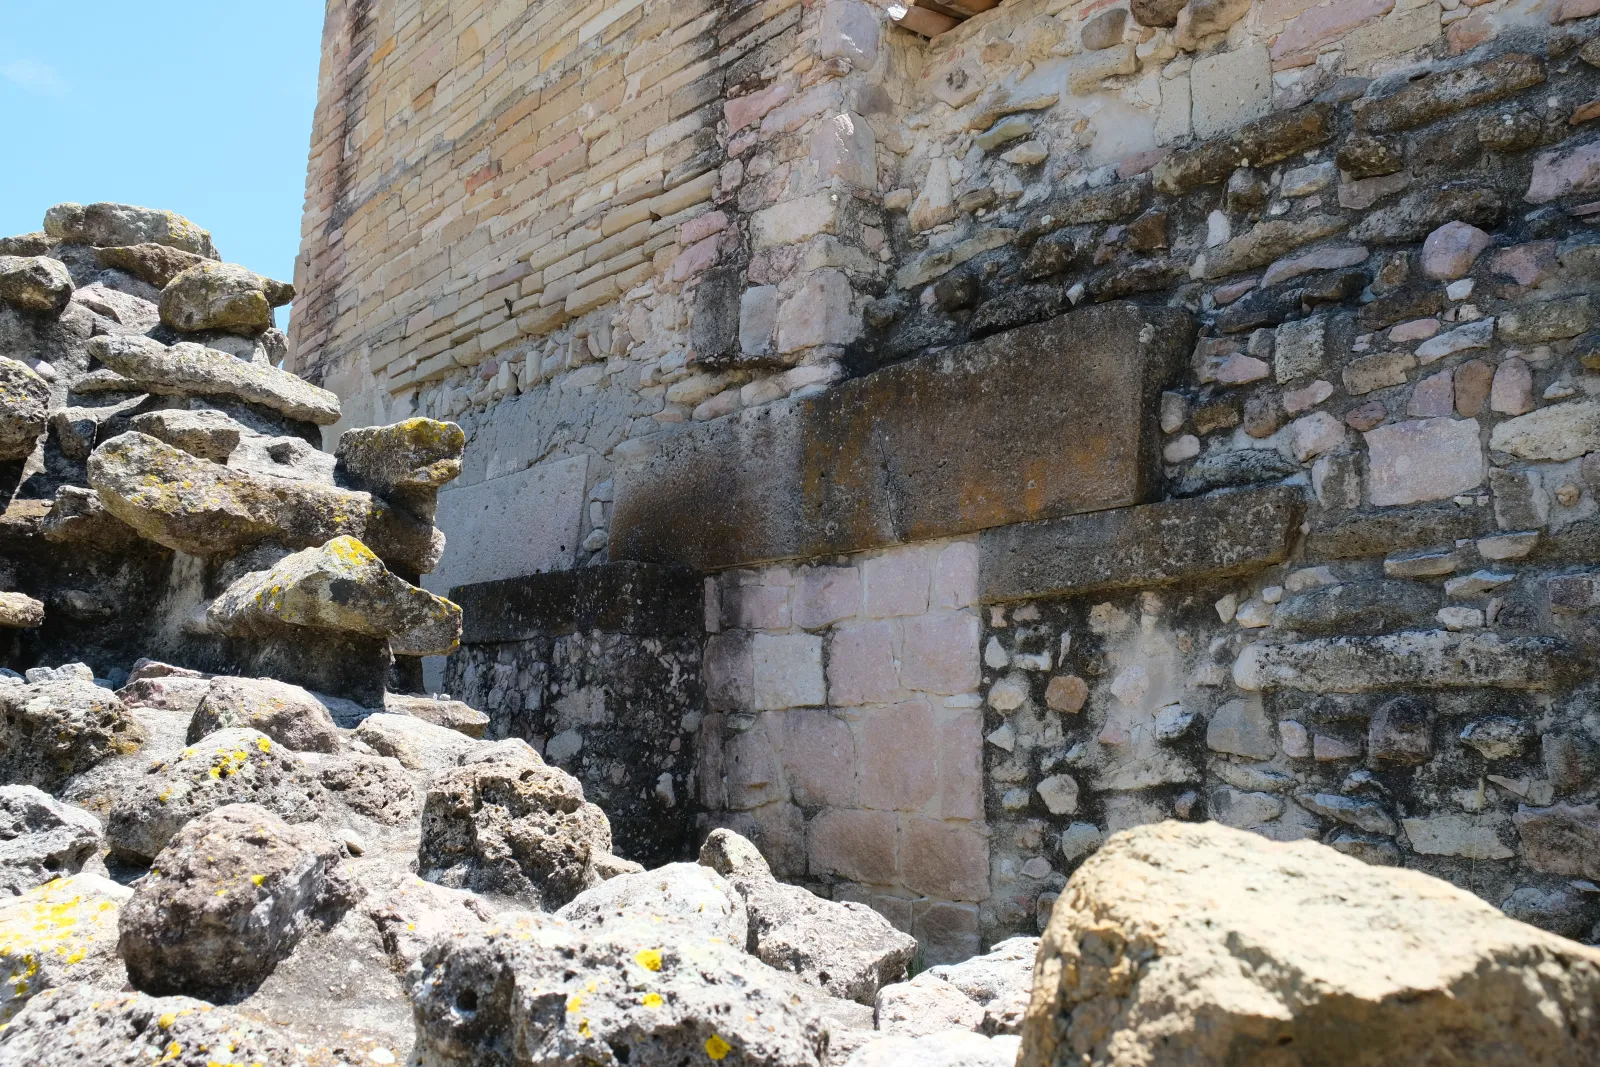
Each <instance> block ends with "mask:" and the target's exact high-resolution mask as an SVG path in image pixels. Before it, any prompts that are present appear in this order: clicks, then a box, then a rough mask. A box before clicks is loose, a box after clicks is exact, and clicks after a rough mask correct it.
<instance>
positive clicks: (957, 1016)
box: [877, 937, 1039, 1037]
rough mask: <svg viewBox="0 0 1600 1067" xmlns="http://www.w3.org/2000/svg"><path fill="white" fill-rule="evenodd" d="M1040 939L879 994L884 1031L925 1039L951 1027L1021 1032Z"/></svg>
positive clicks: (1010, 944)
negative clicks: (923, 1037) (924, 1036)
mask: <svg viewBox="0 0 1600 1067" xmlns="http://www.w3.org/2000/svg"><path fill="white" fill-rule="evenodd" d="M1038 953H1039V939H1038V938H1037V937H1014V938H1011V939H1010V940H1007V941H1002V942H1000V943H999V944H997V945H995V946H994V948H993V949H991V950H990V951H989V952H988V953H987V954H986V955H983V956H974V957H973V958H972V959H970V960H966V961H964V962H962V963H955V964H944V965H942V966H939V967H930V968H929V969H928V970H926V971H923V972H922V973H921V974H919V975H917V976H916V977H915V978H913V979H912V980H911V981H909V982H902V983H899V984H897V985H889V986H884V987H883V989H881V990H880V991H879V992H878V1000H877V1018H878V1027H879V1029H881V1030H883V1031H885V1032H888V1033H895V1034H905V1035H909V1036H912V1037H921V1036H923V1035H927V1034H938V1033H941V1032H943V1031H947V1030H950V1029H963V1030H975V1031H979V1032H981V1033H985V1034H1017V1033H1021V1032H1022V1020H1023V1016H1024V1015H1025V1014H1026V1012H1027V1009H1028V991H1029V990H1030V989H1032V988H1033V962H1034V958H1035V957H1036V956H1037V955H1038Z"/></svg>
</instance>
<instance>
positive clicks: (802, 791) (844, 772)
mask: <svg viewBox="0 0 1600 1067" xmlns="http://www.w3.org/2000/svg"><path fill="white" fill-rule="evenodd" d="M781 723H782V726H781V730H782V738H783V740H782V742H781V745H780V747H781V750H782V752H783V772H784V777H785V779H786V780H787V781H788V783H789V795H790V798H791V799H793V800H794V802H795V803H796V804H799V805H801V806H802V807H805V808H853V807H855V806H856V769H857V766H858V760H857V757H856V740H855V735H854V734H852V733H851V732H850V724H849V723H847V722H845V721H844V720H843V719H840V718H839V717H838V716H837V715H835V714H833V713H832V712H831V711H823V710H817V711H811V710H804V711H787V712H783V713H782V714H781Z"/></svg>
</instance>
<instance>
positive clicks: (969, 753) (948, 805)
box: [938, 709, 983, 820]
mask: <svg viewBox="0 0 1600 1067" xmlns="http://www.w3.org/2000/svg"><path fill="white" fill-rule="evenodd" d="M944 714H945V715H946V716H947V717H946V718H945V720H944V721H943V722H941V723H940V724H939V797H938V802H939V814H940V815H942V816H944V817H945V818H946V819H973V820H980V819H982V818H983V713H982V712H981V711H978V710H976V709H973V710H971V711H958V712H949V711H946V712H945V713H944Z"/></svg>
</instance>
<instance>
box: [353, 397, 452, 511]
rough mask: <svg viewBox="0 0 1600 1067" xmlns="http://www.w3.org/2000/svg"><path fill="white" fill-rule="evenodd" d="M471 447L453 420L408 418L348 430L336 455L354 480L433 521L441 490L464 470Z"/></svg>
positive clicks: (363, 487) (354, 484)
mask: <svg viewBox="0 0 1600 1067" xmlns="http://www.w3.org/2000/svg"><path fill="white" fill-rule="evenodd" d="M466 447H467V435H466V434H465V433H464V432H462V429H461V427H459V426H457V425H456V424H455V423H453V422H435V421H434V420H433V419H406V420H405V421H404V422H397V423H395V424H393V425H392V426H366V427H361V428H358V429H354V430H346V431H345V432H344V433H343V434H342V435H341V436H340V437H339V446H338V451H337V453H336V454H337V455H338V457H339V470H340V472H341V473H342V474H343V475H344V476H345V478H346V479H347V480H348V482H349V484H351V485H352V486H354V487H355V488H357V489H365V490H367V491H368V492H371V493H376V494H377V495H379V496H382V497H386V498H387V499H389V500H391V501H393V502H394V503H396V504H399V505H400V506H402V507H404V508H405V509H406V510H407V511H410V512H411V513H412V514H413V515H415V516H416V517H417V518H419V519H421V520H423V521H424V522H432V521H433V516H434V512H435V511H436V510H437V508H438V497H439V489H440V488H441V487H442V486H444V485H445V484H446V483H448V482H450V481H451V480H453V479H454V478H455V477H456V476H457V475H459V474H460V473H461V456H462V453H463V452H464V451H465V450H466Z"/></svg>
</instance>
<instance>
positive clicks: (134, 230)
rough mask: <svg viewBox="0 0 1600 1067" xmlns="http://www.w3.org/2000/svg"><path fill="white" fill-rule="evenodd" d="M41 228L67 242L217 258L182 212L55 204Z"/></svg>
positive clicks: (208, 241)
mask: <svg viewBox="0 0 1600 1067" xmlns="http://www.w3.org/2000/svg"><path fill="white" fill-rule="evenodd" d="M44 232H45V233H47V234H49V235H50V236H51V237H54V238H57V239H59V240H62V241H65V242H67V243H69V244H81V245H93V246H94V247H96V248H107V247H116V246H122V245H137V244H158V245H166V246H168V247H170V248H178V249H182V250H183V251H185V252H193V253H194V254H195V255H197V256H205V257H206V258H207V259H216V258H217V250H216V249H215V248H214V247H212V244H211V234H210V233H208V232H207V231H205V230H202V229H201V228H200V227H198V226H196V225H195V224H194V223H192V222H190V221H189V220H188V219H186V218H184V217H183V216H182V215H178V214H175V213H173V212H171V211H158V210H155V209H152V208H147V207H135V206H133V205H132V204H106V203H99V204H89V205H87V206H85V205H83V204H72V203H67V204H57V205H56V206H55V207H53V208H51V209H50V210H49V211H46V212H45V214H44Z"/></svg>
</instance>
